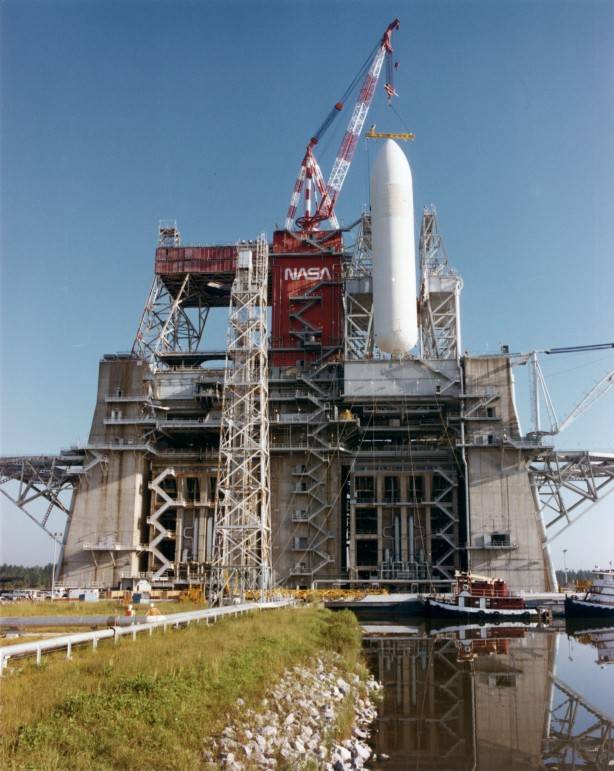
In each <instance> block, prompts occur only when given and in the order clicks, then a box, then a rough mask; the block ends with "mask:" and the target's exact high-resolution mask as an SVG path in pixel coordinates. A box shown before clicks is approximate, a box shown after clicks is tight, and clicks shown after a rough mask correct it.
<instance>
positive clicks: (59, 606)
mask: <svg viewBox="0 0 614 771" xmlns="http://www.w3.org/2000/svg"><path fill="white" fill-rule="evenodd" d="M154 604H155V605H156V607H158V608H160V610H161V611H162V612H163V613H185V612H187V611H189V610H203V608H205V607H206V605H205V604H204V603H196V602H189V601H187V600H185V601H177V602H156V601H155V600H154ZM133 608H134V610H135V611H136V613H137V615H143V614H145V613H147V609H148V608H149V605H148V604H143V605H141V604H140V603H139V604H138V605H133ZM123 614H124V605H123V604H122V603H120V602H119V601H117V600H100V601H99V602H79V600H56V601H54V602H51V601H49V600H48V601H44V600H41V601H40V602H29V601H25V602H7V603H6V604H3V605H0V617H2V616H122V615H123Z"/></svg>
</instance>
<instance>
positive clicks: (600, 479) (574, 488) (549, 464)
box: [529, 450, 614, 543]
mask: <svg viewBox="0 0 614 771" xmlns="http://www.w3.org/2000/svg"><path fill="white" fill-rule="evenodd" d="M529 474H530V478H531V486H532V488H533V493H534V496H535V499H536V506H537V509H538V511H539V513H540V514H541V516H542V519H543V522H544V527H545V529H546V531H547V530H548V529H549V528H551V527H552V526H553V525H555V524H557V523H559V522H562V521H563V522H564V523H565V524H564V526H563V527H561V528H560V529H559V530H557V531H556V532H555V533H554V534H553V535H551V536H550V537H548V536H547V535H546V543H551V542H552V541H553V540H554V539H555V538H557V537H558V536H559V535H560V534H561V533H562V532H563V531H564V530H567V528H568V527H570V526H571V525H572V524H573V523H574V522H577V521H578V520H579V519H580V517H582V516H584V514H586V513H587V512H588V511H589V510H590V509H591V508H592V507H593V506H594V505H595V504H596V503H597V502H598V501H600V500H603V498H605V496H606V495H609V494H610V493H611V492H613V491H614V485H613V484H612V482H614V453H595V452H587V451H584V450H576V451H571V452H565V451H557V450H544V452H543V453H541V454H539V455H537V456H536V457H535V458H534V459H533V460H532V462H531V463H530V464H529Z"/></svg>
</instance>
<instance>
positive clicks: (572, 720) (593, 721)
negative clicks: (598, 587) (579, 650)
mask: <svg viewBox="0 0 614 771" xmlns="http://www.w3.org/2000/svg"><path fill="white" fill-rule="evenodd" d="M604 631H606V630H604ZM607 631H609V632H612V633H613V640H614V630H607ZM568 641H569V656H568V658H569V660H570V661H573V655H572V654H573V648H572V646H573V643H574V640H573V638H572V637H571V636H569V637H568ZM555 660H556V656H555ZM598 663H599V662H598ZM550 680H551V687H552V691H551V697H550V708H549V711H548V718H547V721H546V731H545V738H544V745H543V763H544V766H545V767H546V768H577V767H580V766H590V768H596V769H603V770H604V771H605V769H607V768H609V767H610V766H609V762H610V760H611V758H613V757H614V723H613V722H612V721H611V720H610V719H609V718H608V717H607V715H604V713H603V712H601V711H600V710H599V709H598V708H597V707H595V706H593V705H592V704H591V703H590V702H588V701H587V700H586V699H585V698H584V696H582V695H581V694H579V693H577V692H576V691H574V690H573V688H571V687H570V686H568V685H567V683H565V682H563V681H562V680H560V679H559V678H558V677H556V675H555V674H554V673H553V674H551V675H550Z"/></svg>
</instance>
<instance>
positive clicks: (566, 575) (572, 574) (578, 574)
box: [556, 570, 593, 586]
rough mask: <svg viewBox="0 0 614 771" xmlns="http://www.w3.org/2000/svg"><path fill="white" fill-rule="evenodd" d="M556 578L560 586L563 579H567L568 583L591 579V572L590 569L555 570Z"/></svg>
mask: <svg viewBox="0 0 614 771" xmlns="http://www.w3.org/2000/svg"><path fill="white" fill-rule="evenodd" d="M556 580H557V581H558V582H559V585H561V586H562V585H563V584H564V583H565V580H567V583H568V584H575V583H577V582H578V581H592V580H593V572H592V570H567V571H565V570H557V571H556Z"/></svg>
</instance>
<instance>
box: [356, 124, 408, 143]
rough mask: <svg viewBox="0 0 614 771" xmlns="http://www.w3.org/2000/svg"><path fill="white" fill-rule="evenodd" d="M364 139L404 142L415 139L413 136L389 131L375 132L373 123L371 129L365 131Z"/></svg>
mask: <svg viewBox="0 0 614 771" xmlns="http://www.w3.org/2000/svg"><path fill="white" fill-rule="evenodd" d="M365 137H366V138H367V139H402V140H404V141H405V142H407V141H409V140H411V139H415V138H416V135H415V134H409V133H407V134H394V133H391V132H389V131H376V130H375V123H374V124H373V125H372V126H371V128H370V129H369V130H368V131H367V133H366V134H365Z"/></svg>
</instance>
